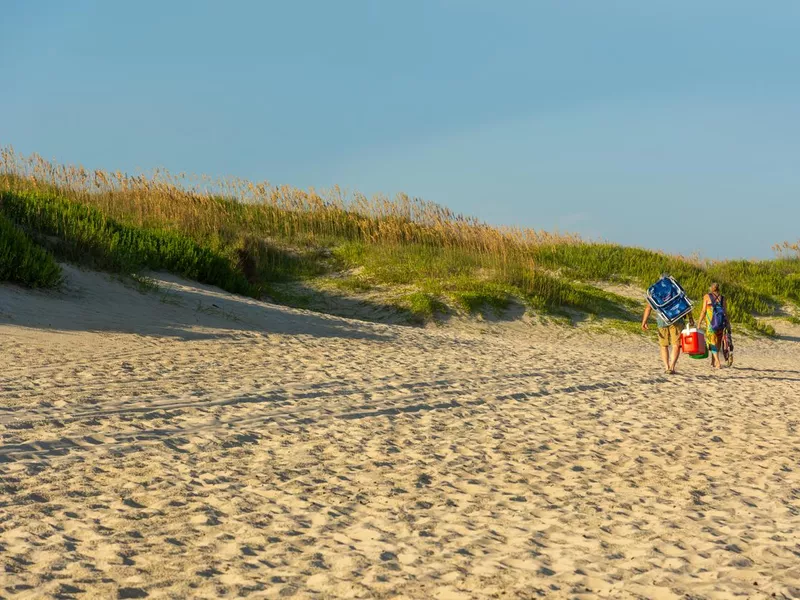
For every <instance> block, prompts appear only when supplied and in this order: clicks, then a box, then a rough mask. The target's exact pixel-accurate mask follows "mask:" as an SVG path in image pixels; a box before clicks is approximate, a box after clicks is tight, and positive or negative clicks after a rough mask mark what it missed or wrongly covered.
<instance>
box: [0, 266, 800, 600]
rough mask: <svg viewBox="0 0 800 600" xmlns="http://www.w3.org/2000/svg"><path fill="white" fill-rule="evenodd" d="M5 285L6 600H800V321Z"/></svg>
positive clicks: (176, 285)
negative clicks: (701, 335)
mask: <svg viewBox="0 0 800 600" xmlns="http://www.w3.org/2000/svg"><path fill="white" fill-rule="evenodd" d="M66 269H67V273H68V286H67V289H66V291H64V292H61V293H46V292H35V291H34V292H32V291H25V290H22V289H20V288H16V287H13V286H0V353H1V354H0V356H2V370H1V371H0V433H1V434H2V446H1V447H0V484H1V485H2V487H0V490H2V495H1V496H0V561H2V570H0V596H2V597H7V598H43V597H62V598H73V597H74V598H140V597H149V598H225V597H227V598H232V597H240V596H250V597H254V598H285V597H294V598H435V599H442V600H444V599H462V598H463V599H470V598H539V597H545V598H659V599H660V598H693V599H699V598H708V599H715V598H733V597H737V598H772V597H778V598H787V597H788V598H791V597H795V598H797V597H800V544H799V543H798V540H800V536H799V535H798V531H799V530H800V433H799V432H798V421H799V420H800V343H799V342H800V337H798V333H799V332H800V328H794V329H792V328H791V326H789V325H786V326H785V327H784V328H783V330H782V333H783V336H782V338H781V339H779V340H777V341H766V340H747V339H740V340H738V342H739V344H738V347H737V366H736V368H735V369H730V370H725V371H722V372H719V373H713V372H711V370H710V369H709V368H708V363H707V362H700V361H692V360H689V359H687V358H684V359H683V360H682V361H681V363H679V369H680V370H681V373H680V374H679V375H676V376H669V375H665V374H663V373H662V371H661V369H660V367H659V363H658V359H657V349H656V347H655V345H654V344H653V343H652V342H650V341H648V340H644V339H639V338H637V337H635V336H628V335H623V334H620V336H617V337H614V336H607V335H606V336H603V335H596V334H588V333H586V332H585V331H582V330H579V329H563V328H549V327H544V326H537V327H533V326H526V327H525V328H521V327H504V326H503V324H502V323H499V324H486V325H485V326H480V327H475V326H473V327H470V328H464V327H459V326H458V325H457V324H454V325H448V326H445V327H433V328H426V329H419V328H410V327H402V326H397V325H382V324H370V323H365V322H360V321H356V320H348V319H342V318H336V317H331V316H325V315H320V314H315V313H311V312H304V311H298V310H292V309H288V308H283V307H279V306H274V305H269V304H262V303H258V302H255V301H250V300H247V299H242V298H236V297H233V296H230V295H228V294H225V293H222V292H219V291H215V290H214V289H212V288H207V287H203V286H199V285H196V284H189V283H187V282H182V281H180V280H177V279H174V278H166V277H165V278H163V280H162V282H161V289H160V291H158V292H149V293H146V294H143V293H140V292H139V291H137V290H135V289H131V288H130V287H128V286H126V285H123V284H122V283H120V282H118V281H115V280H113V279H110V278H109V277H107V276H104V275H99V274H94V273H88V272H83V271H79V270H76V269H73V268H69V267H67V268H66Z"/></svg>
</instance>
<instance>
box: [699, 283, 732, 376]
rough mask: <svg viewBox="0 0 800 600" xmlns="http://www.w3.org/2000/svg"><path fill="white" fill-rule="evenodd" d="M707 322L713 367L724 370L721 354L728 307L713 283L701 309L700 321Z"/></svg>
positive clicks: (707, 335)
mask: <svg viewBox="0 0 800 600" xmlns="http://www.w3.org/2000/svg"><path fill="white" fill-rule="evenodd" d="M703 320H705V321H706V343H707V344H708V350H709V352H710V353H711V366H712V367H713V368H716V369H721V368H722V361H721V359H720V357H719V352H720V350H722V345H723V343H724V341H725V329H726V327H727V324H728V305H727V303H726V302H725V296H723V295H722V294H721V293H720V291H719V284H718V283H712V284H711V288H710V289H709V293H708V294H706V295H705V296H703V308H701V309H700V321H699V323H698V324H701V323H702V322H703Z"/></svg>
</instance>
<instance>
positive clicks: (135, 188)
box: [0, 148, 800, 333]
mask: <svg viewBox="0 0 800 600" xmlns="http://www.w3.org/2000/svg"><path fill="white" fill-rule="evenodd" d="M0 193H2V200H1V202H2V211H3V212H4V213H5V214H6V215H8V216H9V217H11V218H12V220H14V221H15V222H17V223H18V224H20V225H22V226H23V227H24V228H25V229H26V230H28V231H30V232H31V233H32V234H33V235H34V236H36V237H37V239H39V240H42V239H48V238H45V237H44V236H49V238H57V239H58V242H57V243H55V244H53V243H51V246H52V247H53V249H54V251H56V252H58V253H60V255H61V256H64V257H66V258H68V259H71V260H81V261H89V262H91V263H92V264H95V265H96V266H99V267H101V268H107V269H112V270H136V269H140V268H150V269H164V270H170V271H173V272H176V273H178V274H180V275H184V276H186V277H190V278H194V279H198V280H200V281H204V282H206V283H213V284H215V285H219V286H220V287H223V288H224V289H228V290H230V291H236V292H237V293H244V294H249V295H255V296H258V295H264V294H266V295H269V296H270V297H272V298H273V299H276V300H277V301H282V300H281V297H282V295H286V294H287V293H288V292H286V291H285V289H286V288H279V287H276V286H275V285H274V284H275V283H276V282H291V281H302V280H312V279H315V278H318V277H323V278H325V281H326V282H329V283H331V285H332V286H335V287H338V289H339V290H341V291H345V292H348V293H353V294H359V293H365V292H368V291H370V290H371V289H372V288H373V287H374V286H384V287H386V286H398V287H403V288H404V289H405V288H409V287H410V288H412V289H413V290H414V291H410V292H408V293H405V292H404V297H403V299H402V300H401V301H400V304H403V305H404V306H406V307H407V309H408V310H412V312H414V314H420V315H433V314H435V313H436V312H437V310H439V309H440V308H441V306H440V304H437V303H441V302H444V301H449V302H450V303H451V304H454V305H455V306H456V307H458V308H459V309H460V310H463V311H466V312H470V313H474V312H479V311H481V310H483V309H484V308H488V309H491V310H496V311H502V310H503V309H504V308H505V307H507V306H508V304H509V303H510V301H511V298H513V297H516V298H518V299H520V300H521V301H522V302H524V303H526V304H527V305H528V306H529V307H530V308H531V309H533V310H534V311H542V312H547V313H550V314H553V315H565V314H573V313H574V312H576V311H577V312H580V313H586V314H589V315H602V316H605V317H611V318H614V319H617V320H619V321H621V322H623V323H635V322H636V321H637V320H638V318H639V316H640V314H641V310H642V309H643V295H642V300H641V301H638V300H631V299H629V298H626V297H623V296H620V295H617V294H613V293H610V292H606V291H603V290H602V289H600V288H599V287H598V286H597V285H595V284H596V283H598V282H601V281H602V282H621V283H627V284H632V285H634V286H636V287H638V288H639V289H641V290H642V292H643V290H644V288H645V287H646V286H647V285H648V284H649V283H652V282H653V281H654V280H655V279H656V278H657V277H658V275H659V274H660V273H662V272H669V273H671V274H672V275H674V276H675V277H677V278H678V280H679V281H680V282H681V283H682V284H683V286H684V287H685V288H686V289H687V291H688V292H689V294H690V295H691V296H692V297H693V298H694V299H695V300H696V301H699V300H700V299H701V298H702V295H703V294H704V293H705V291H706V290H707V288H708V286H709V285H710V283H711V282H712V281H717V282H719V283H720V284H721V285H722V287H723V293H724V294H725V295H726V296H727V298H728V303H729V307H730V316H731V318H732V320H733V321H734V322H735V323H738V324H742V325H745V326H746V327H748V328H750V329H753V330H756V331H761V332H763V333H772V330H771V327H770V326H769V325H765V324H763V323H762V322H760V321H758V319H757V316H759V315H765V316H774V315H776V314H778V312H779V310H780V307H781V306H783V305H786V304H792V305H794V306H796V307H800V249H799V248H798V246H797V245H792V244H788V243H786V244H783V245H780V246H777V247H776V250H779V251H780V252H781V257H780V258H779V259H777V260H772V261H723V262H707V261H700V260H692V259H686V258H684V257H679V256H672V255H667V254H663V253H660V252H653V251H649V250H644V249H639V248H626V247H622V246H616V245H613V244H606V243H588V242H584V241H582V240H580V239H578V238H577V237H576V236H571V235H553V234H549V233H546V232H541V231H534V230H526V229H518V228H498V227H491V226H488V225H486V224H484V223H481V222H479V221H477V220H476V219H473V218H471V217H466V216H463V215H459V214H455V213H453V212H452V211H450V210H449V209H447V208H445V207H442V206H438V205H436V204H433V203H430V202H425V201H422V200H419V199H411V198H409V197H407V196H405V195H402V194H401V195H398V196H397V197H396V198H394V199H391V200H390V199H389V198H386V197H383V196H376V197H373V198H371V199H367V198H366V197H364V196H362V195H360V194H357V193H355V194H352V195H349V196H348V195H346V194H344V193H342V192H341V190H339V189H338V188H333V189H331V190H328V191H323V192H317V191H315V190H307V191H305V190H299V189H296V188H292V187H289V186H273V185H270V184H269V183H266V182H261V183H254V182H248V181H244V180H240V179H230V178H225V179H217V180H213V179H211V178H208V177H204V176H201V177H195V176H186V175H183V174H181V175H173V174H170V173H168V172H166V171H163V170H156V171H154V172H153V173H151V174H147V175H129V174H124V173H120V172H114V173H111V172H105V171H89V170H87V169H84V168H83V167H80V166H64V165H57V164H52V163H50V162H48V161H45V160H44V159H42V158H41V157H39V156H36V155H33V156H30V157H23V156H20V155H18V154H16V153H15V152H14V151H13V149H11V148H6V149H2V150H0ZM354 269H357V270H358V273H359V275H358V276H357V277H351V276H347V277H338V278H337V277H331V274H332V273H341V272H342V271H351V270H354ZM289 295H290V296H291V294H289ZM292 298H293V297H292ZM292 298H288V297H287V298H284V300H285V301H286V302H287V303H292V304H295V305H296V304H297V302H298V301H295V300H297V299H292ZM626 327H627V325H626Z"/></svg>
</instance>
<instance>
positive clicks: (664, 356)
mask: <svg viewBox="0 0 800 600" xmlns="http://www.w3.org/2000/svg"><path fill="white" fill-rule="evenodd" d="M660 350H661V362H663V363H664V371H669V370H670V368H669V346H661V347H660Z"/></svg>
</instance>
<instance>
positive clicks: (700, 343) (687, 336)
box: [681, 327, 706, 354]
mask: <svg viewBox="0 0 800 600" xmlns="http://www.w3.org/2000/svg"><path fill="white" fill-rule="evenodd" d="M681 350H683V351H684V352H685V353H686V354H703V353H704V352H705V351H706V336H705V335H704V334H703V332H702V331H698V330H697V329H695V328H694V327H691V328H689V327H687V328H686V329H684V330H683V331H682V332H681Z"/></svg>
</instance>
